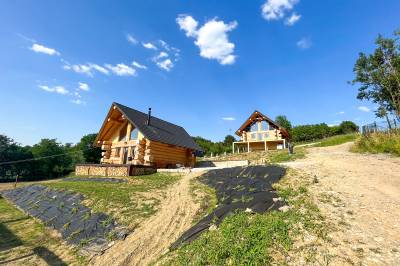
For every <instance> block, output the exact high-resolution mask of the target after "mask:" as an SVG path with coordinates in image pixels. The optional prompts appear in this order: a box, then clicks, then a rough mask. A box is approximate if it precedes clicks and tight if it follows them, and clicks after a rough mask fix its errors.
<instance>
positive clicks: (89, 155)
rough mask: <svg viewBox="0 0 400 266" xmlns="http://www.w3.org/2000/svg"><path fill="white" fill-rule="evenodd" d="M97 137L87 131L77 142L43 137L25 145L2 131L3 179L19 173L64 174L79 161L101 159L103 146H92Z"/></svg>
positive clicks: (27, 177)
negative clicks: (30, 144)
mask: <svg viewBox="0 0 400 266" xmlns="http://www.w3.org/2000/svg"><path fill="white" fill-rule="evenodd" d="M95 138H96V134H89V135H85V136H83V137H82V139H81V140H80V142H79V143H77V144H76V145H72V144H71V143H66V144H61V143H59V142H57V140H56V139H42V140H41V141H40V142H39V143H37V144H35V145H33V146H22V145H20V144H19V143H17V142H15V141H14V140H13V139H11V138H9V137H7V136H5V135H0V182H1V181H10V180H13V179H15V178H16V176H18V177H19V178H20V179H21V180H40V179H48V178H55V177H61V176H63V175H66V174H68V173H70V172H71V171H73V170H74V167H75V164H77V163H98V162H99V161H100V158H101V149H100V148H96V147H93V146H92V144H93V142H94V140H95Z"/></svg>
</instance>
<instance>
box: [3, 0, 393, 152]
mask: <svg viewBox="0 0 400 266" xmlns="http://www.w3.org/2000/svg"><path fill="white" fill-rule="evenodd" d="M110 3H111V2H109V1H14V0H13V1H8V0H7V1H2V5H1V8H0V38H1V39H0V91H1V97H0V113H1V115H0V133H2V134H6V135H8V136H9V137H12V138H14V139H15V140H16V141H18V142H20V143H23V144H34V143H36V142H38V141H39V140H40V139H41V138H45V137H46V138H57V139H58V140H59V141H61V142H77V141H78V140H79V139H80V137H81V136H82V135H84V134H87V133H92V132H97V131H98V129H99V128H100V126H101V124H102V122H103V119H104V118H105V115H106V113H107V111H108V108H109V107H110V105H111V103H112V102H113V101H116V102H119V103H122V104H124V105H128V106H130V107H133V108H135V109H138V110H142V111H146V110H147V108H148V107H152V108H153V113H154V115H155V116H158V117H160V118H163V119H165V120H168V121H171V122H174V123H177V124H179V125H182V126H184V127H185V128H186V129H187V131H188V132H189V133H190V134H191V135H195V136H197V135H200V136H203V137H205V138H209V139H212V140H221V139H223V137H224V136H225V135H227V134H233V133H234V131H235V130H236V129H237V128H238V127H239V126H240V125H241V124H242V122H243V121H244V120H245V119H246V118H247V117H248V116H249V115H250V113H251V112H252V111H254V110H255V109H257V110H259V111H261V112H263V113H264V114H266V115H268V116H270V117H271V118H275V117H276V115H279V114H284V115H286V116H287V117H288V118H289V119H290V120H291V121H292V123H293V124H295V125H297V124H306V123H320V122H326V123H327V124H336V123H338V122H340V121H342V120H353V121H355V122H357V123H359V124H363V123H365V122H371V121H373V120H374V115H373V112H372V110H373V109H374V105H372V104H370V103H368V102H360V101H358V100H357V99H356V94H357V88H356V87H352V86H351V85H348V84H347V81H350V80H351V79H352V78H353V73H352V68H353V65H354V62H355V60H356V58H357V56H358V53H359V52H361V51H364V52H371V51H372V50H373V48H374V39H375V38H376V36H377V35H378V34H379V33H382V34H384V35H390V34H391V33H392V32H393V31H394V30H395V29H396V28H399V27H400V23H399V22H400V17H399V12H400V2H399V1H395V0H393V1H392V0H385V1H384V4H383V3H382V1H377V0H375V1H372V0H370V1H369V0H354V1H349V0H335V1H333V0H330V1H306V0H299V1H295V0H268V1H267V0H262V1H261V0H259V1H243V0H235V1H231V0H226V1H179V0H171V1H161V0H160V1H155V0H148V1H119V2H113V4H110Z"/></svg>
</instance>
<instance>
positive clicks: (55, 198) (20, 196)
mask: <svg viewBox="0 0 400 266" xmlns="http://www.w3.org/2000/svg"><path fill="white" fill-rule="evenodd" d="M1 194H2V196H3V197H4V198H5V199H7V200H8V201H10V202H12V203H14V204H15V205H16V206H17V207H18V208H19V209H21V210H23V211H24V212H25V213H27V214H29V215H30V216H33V217H35V218H37V219H39V220H40V221H42V222H43V223H44V224H45V225H46V226H48V227H50V228H53V229H55V230H57V231H58V232H59V233H60V234H61V236H62V238H63V239H64V240H65V241H66V242H67V243H69V244H72V245H74V246H77V247H79V248H81V249H82V250H85V251H87V252H89V253H98V252H102V251H104V250H105V249H107V248H108V246H109V243H110V242H111V241H112V240H113V239H123V238H124V237H125V236H126V234H127V230H126V229H125V228H124V227H121V226H119V225H118V224H117V223H116V222H115V220H114V219H113V218H112V217H110V216H108V215H106V214H104V213H93V212H92V211H91V209H90V208H88V207H86V206H84V205H83V204H82V201H83V200H84V196H83V195H81V194H78V193H73V192H70V191H65V190H64V191H63V190H55V189H51V188H48V187H46V186H42V185H29V186H24V187H20V188H16V189H12V190H6V191H3V192H2V193H1Z"/></svg>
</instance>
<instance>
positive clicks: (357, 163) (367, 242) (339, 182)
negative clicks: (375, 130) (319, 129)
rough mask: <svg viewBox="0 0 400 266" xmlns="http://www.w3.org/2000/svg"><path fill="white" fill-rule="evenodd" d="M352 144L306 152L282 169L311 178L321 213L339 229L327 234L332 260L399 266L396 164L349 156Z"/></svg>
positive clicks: (399, 169) (399, 171)
mask: <svg viewBox="0 0 400 266" xmlns="http://www.w3.org/2000/svg"><path fill="white" fill-rule="evenodd" d="M351 145H352V143H346V144H343V145H338V146H332V147H324V148H311V149H309V150H308V151H309V153H308V154H307V157H306V158H305V159H302V160H298V161H294V162H289V163H285V164H284V165H286V166H290V167H293V168H295V169H299V170H302V171H305V172H306V173H308V174H311V175H312V176H315V177H316V180H317V182H318V184H317V185H316V186H314V188H312V192H313V195H314V196H315V197H316V198H317V199H318V200H319V204H318V205H319V207H320V209H321V210H322V211H323V213H324V214H325V215H326V216H327V217H328V218H329V219H331V220H332V221H336V222H337V223H338V224H339V225H342V229H343V230H340V231H338V232H335V233H333V234H332V235H331V237H332V239H333V243H332V244H333V246H334V248H333V249H330V252H331V253H333V255H334V256H336V257H340V258H341V259H342V260H341V262H343V261H345V262H348V263H349V264H352V263H354V264H363V265H365V264H366V265H400V159H399V158H393V157H390V156H387V155H363V154H357V153H351V152H349V148H350V146H351ZM327 198H330V200H329V201H331V202H330V204H325V203H326V201H327ZM318 200H317V201H318ZM333 264H342V263H333Z"/></svg>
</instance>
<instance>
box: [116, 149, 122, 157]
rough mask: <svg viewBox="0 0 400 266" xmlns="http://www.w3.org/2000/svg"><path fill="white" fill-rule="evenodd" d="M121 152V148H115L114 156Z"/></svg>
mask: <svg viewBox="0 0 400 266" xmlns="http://www.w3.org/2000/svg"><path fill="white" fill-rule="evenodd" d="M120 153H121V148H115V157H119V156H120Z"/></svg>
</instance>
